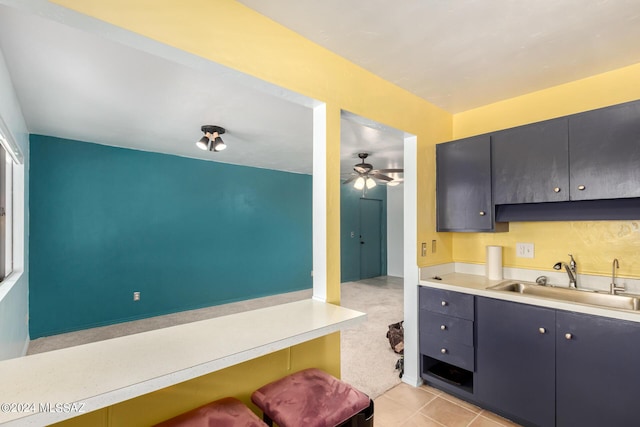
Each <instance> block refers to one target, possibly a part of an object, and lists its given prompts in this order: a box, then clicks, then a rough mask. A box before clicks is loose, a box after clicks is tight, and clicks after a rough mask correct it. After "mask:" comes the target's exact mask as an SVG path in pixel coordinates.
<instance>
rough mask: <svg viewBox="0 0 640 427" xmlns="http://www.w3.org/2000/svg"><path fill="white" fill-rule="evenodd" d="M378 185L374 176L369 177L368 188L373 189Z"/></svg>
mask: <svg viewBox="0 0 640 427" xmlns="http://www.w3.org/2000/svg"><path fill="white" fill-rule="evenodd" d="M376 185H378V184H376V181H375V180H374V179H373V178H367V188H368V189H372V188H373V187H375V186H376Z"/></svg>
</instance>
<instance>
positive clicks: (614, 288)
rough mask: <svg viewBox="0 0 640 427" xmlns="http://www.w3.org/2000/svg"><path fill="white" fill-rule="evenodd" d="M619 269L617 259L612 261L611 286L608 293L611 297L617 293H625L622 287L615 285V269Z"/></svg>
mask: <svg viewBox="0 0 640 427" xmlns="http://www.w3.org/2000/svg"><path fill="white" fill-rule="evenodd" d="M617 268H620V263H618V258H614V259H613V265H612V266H611V284H610V285H609V293H610V294H611V295H615V294H617V293H618V292H624V291H626V288H625V287H624V286H618V285H616V269H617Z"/></svg>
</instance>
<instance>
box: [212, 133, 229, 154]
mask: <svg viewBox="0 0 640 427" xmlns="http://www.w3.org/2000/svg"><path fill="white" fill-rule="evenodd" d="M225 148H227V144H225V143H224V141H223V140H222V138H220V137H219V136H218V137H216V139H214V140H213V151H222V150H224V149H225Z"/></svg>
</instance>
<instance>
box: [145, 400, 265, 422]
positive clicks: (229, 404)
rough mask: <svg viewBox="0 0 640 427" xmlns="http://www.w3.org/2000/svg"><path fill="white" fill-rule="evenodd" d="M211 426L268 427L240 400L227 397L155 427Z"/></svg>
mask: <svg viewBox="0 0 640 427" xmlns="http://www.w3.org/2000/svg"><path fill="white" fill-rule="evenodd" d="M209 426H221V427H222V426H224V427H266V424H265V423H264V422H262V421H261V420H260V418H258V417H257V416H256V414H254V413H253V412H251V409H249V408H247V407H246V406H245V405H244V404H243V403H242V402H240V401H239V400H238V399H236V398H233V397H225V398H224V399H220V400H216V401H214V402H211V403H207V404H206V405H203V406H200V407H199V408H195V409H192V410H191V411H189V412H185V413H183V414H180V415H178V416H177V417H173V418H171V419H169V420H166V421H163V422H161V423H160V424H156V425H155V427H209Z"/></svg>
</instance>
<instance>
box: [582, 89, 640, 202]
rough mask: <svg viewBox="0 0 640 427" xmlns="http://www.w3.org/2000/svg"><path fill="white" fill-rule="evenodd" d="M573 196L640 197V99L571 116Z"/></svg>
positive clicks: (588, 198)
mask: <svg viewBox="0 0 640 427" xmlns="http://www.w3.org/2000/svg"><path fill="white" fill-rule="evenodd" d="M569 140H570V151H571V157H570V162H571V169H570V173H571V175H570V184H571V200H595V199H616V198H628V197H640V102H639V101H635V102H630V103H627V104H621V105H616V106H613V107H608V108H603V109H600V110H595V111H589V112H586V113H582V114H577V115H575V116H571V117H570V118H569Z"/></svg>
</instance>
